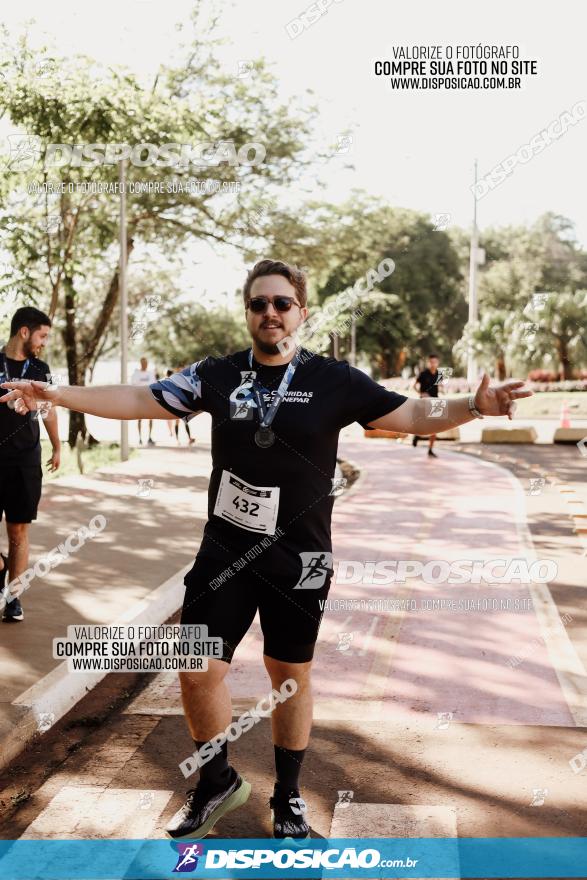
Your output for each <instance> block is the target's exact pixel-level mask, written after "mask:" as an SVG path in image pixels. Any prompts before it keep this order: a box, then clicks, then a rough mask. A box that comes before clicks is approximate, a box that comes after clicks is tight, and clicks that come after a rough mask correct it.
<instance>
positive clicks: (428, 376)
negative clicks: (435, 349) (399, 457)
mask: <svg viewBox="0 0 587 880" xmlns="http://www.w3.org/2000/svg"><path fill="white" fill-rule="evenodd" d="M439 381H440V374H439V372H438V355H437V354H431V355H428V367H427V368H426V369H425V370H422V372H421V373H419V374H418V378H417V379H416V381H415V382H414V388H415V389H416V391H419V392H420V397H438V382H439ZM419 439H420V438H419V437H418V435H417V434H414V437H413V439H412V446H417V445H418V440H419ZM435 441H436V434H430V436H429V438H428V455H429V456H430V457H431V458H436V457H437V455H436V453H435V452H434V449H433V448H432V447H433V446H434V443H435Z"/></svg>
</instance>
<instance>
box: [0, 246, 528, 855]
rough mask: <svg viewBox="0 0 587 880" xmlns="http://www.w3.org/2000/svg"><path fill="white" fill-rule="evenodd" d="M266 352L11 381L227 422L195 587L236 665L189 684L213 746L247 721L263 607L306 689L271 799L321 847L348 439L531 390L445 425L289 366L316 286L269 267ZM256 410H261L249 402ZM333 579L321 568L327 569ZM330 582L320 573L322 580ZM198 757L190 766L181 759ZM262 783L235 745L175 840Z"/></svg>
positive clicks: (337, 367)
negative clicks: (330, 636)
mask: <svg viewBox="0 0 587 880" xmlns="http://www.w3.org/2000/svg"><path fill="white" fill-rule="evenodd" d="M243 294H244V304H245V314H246V321H247V327H248V330H249V332H250V334H251V337H252V340H253V342H252V348H251V349H249V350H248V351H240V352H237V353H236V354H233V355H228V356H226V357H218V358H216V357H207V358H205V359H203V360H202V361H199V362H198V363H195V364H192V366H191V367H188V368H187V369H185V370H183V371H182V372H181V373H177V374H175V375H173V376H170V377H169V378H167V379H164V380H162V381H161V382H156V383H155V384H153V385H152V386H151V387H150V389H149V388H139V387H131V386H113V387H94V388H71V387H69V388H60V389H57V390H56V391H49V390H47V389H46V388H44V387H43V386H42V385H41V384H40V383H33V385H32V386H31V385H27V383H23V382H9V383H6V384H5V385H4V386H3V387H4V388H9V389H13V390H11V391H10V392H9V393H7V394H6V395H5V396H3V397H0V402H1V401H6V400H9V399H14V400H16V402H17V405H18V407H21V408H23V409H27V408H28V409H34V408H35V406H36V405H37V403H38V401H40V400H45V399H48V398H49V397H51V396H52V399H53V400H54V401H55V402H56V403H59V404H62V405H64V406H68V407H70V408H71V409H76V410H80V411H82V412H87V413H93V414H95V415H100V416H105V417H108V418H115V419H137V418H159V419H168V418H169V413H171V414H172V415H174V416H180V417H181V418H184V419H186V420H187V419H191V418H192V417H193V416H194V415H196V414H197V413H199V412H202V411H206V412H209V413H210V414H211V416H212V464H213V468H212V474H211V477H210V486H209V496H208V497H209V503H208V522H207V524H206V527H205V531H204V536H203V539H202V543H201V545H200V549H199V552H198V555H197V557H196V561H195V563H194V566H193V568H192V569H191V571H190V572H189V573H188V574H187V576H186V578H185V584H186V593H185V598H184V604H183V611H182V618H181V619H182V622H184V623H196V624H206V625H207V626H208V635H209V637H215V636H216V637H218V636H220V637H221V638H222V640H223V644H224V653H223V658H222V659H221V660H220V659H210V660H209V661H208V670H207V671H206V672H197V673H196V672H192V673H189V672H184V673H181V674H180V679H181V687H182V695H183V705H184V710H185V713H186V716H187V720H188V724H189V728H190V732H191V734H192V736H193V739H194V741H195V743H196V745H197V747H198V749H202V753H203V752H204V750H205V749H204V747H205V746H206V744H207V743H209V742H210V740H212V738H213V737H215V736H216V735H218V734H219V733H221V732H222V731H224V730H225V728H226V727H227V726H228V725H229V724H230V723H231V721H232V709H231V701H230V694H229V691H228V688H227V686H226V683H225V681H224V679H225V675H226V673H227V671H228V669H229V663H230V661H231V659H232V656H233V654H234V651H235V649H236V647H237V645H238V644H239V642H240V641H241V639H242V638H243V636H244V635H245V633H246V632H247V630H248V629H249V627H250V625H251V622H252V620H253V617H254V615H255V612H256V610H257V609H259V615H260V620H261V626H262V629H263V637H264V661H265V666H266V668H267V671H268V673H269V676H270V678H271V683H272V687H273V688H274V689H277V690H279V688H280V687H281V685H282V684H283V683H284V682H285V681H287V680H288V679H295V682H296V684H297V689H296V690H295V693H294V694H293V695H292V696H290V697H289V699H286V700H284V701H283V702H281V703H280V704H279V705H277V706H276V707H275V709H274V711H273V713H272V719H271V720H272V729H273V742H274V748H275V763H276V783H275V789H274V793H273V797H272V798H271V807H272V814H273V833H274V836H276V837H286V836H287V837H305V836H307V835H308V833H309V826H308V824H307V822H306V818H305V808H304V804H303V801H302V800H301V797H300V791H299V783H298V777H299V771H300V767H301V764H302V761H303V758H304V753H305V750H306V746H307V744H308V738H309V735H310V728H311V724H312V697H311V689H310V669H311V663H312V656H313V652H314V645H315V642H316V637H317V634H318V628H319V626H320V621H321V617H322V612H321V610H320V602H319V600H320V599H323V598H325V597H326V595H327V594H328V589H329V586H330V579H331V576H332V544H331V537H330V519H331V513H332V506H333V502H334V496H333V495H332V494H331V493H332V487H333V478H334V473H335V466H336V451H337V442H338V434H339V431H340V429H341V428H342V427H343V426H345V425H349V424H351V423H352V422H354V421H358V422H359V423H360V424H362V425H363V426H365V427H374V428H376V427H380V428H384V429H388V430H394V431H407V432H412V433H414V432H417V431H421V432H423V433H430V432H431V431H432V430H437V429H441V430H444V429H446V428H449V427H453V426H455V425H460V424H463V423H464V422H467V421H470V420H471V419H473V418H475V417H479V416H481V417H482V413H487V414H492V415H509V416H510V417H511V406H512V401H513V400H514V399H515V398H517V397H526V396H528V395H529V394H530V393H531V392H528V391H523V390H519V389H520V388H521V386H522V385H523V383H522V382H507V383H504V384H503V385H501V386H497V387H494V388H490V387H489V380H488V378H487V377H484V379H483V381H482V383H481V385H480V386H479V388H478V390H477V393H476V395H474V396H473V395H471V396H470V398H469V399H468V400H467V399H455V400H449V401H447V404H448V405H447V409H446V413H445V415H444V417H443V418H442V419H430V418H429V417H428V416H427V407H426V401H423V400H415V399H408V398H406V397H404V396H403V395H401V394H395V393H393V392H389V391H387V390H386V389H385V388H383V387H382V386H381V385H378V384H377V383H376V382H374V381H373V380H371V379H370V378H369V377H368V376H366V375H365V374H364V373H362V372H361V371H360V370H358V369H355V368H354V367H351V366H349V364H348V363H347V362H346V361H340V362H339V361H336V360H334V359H332V358H329V357H322V356H320V355H316V354H312V353H311V352H309V351H307V350H306V349H296V351H295V353H294V352H293V351H291V350H290V351H289V353H284V354H282V353H281V352H282V351H283V350H284V348H283V346H282V345H278V343H282V342H283V340H284V339H285V338H286V337H287V338H291V334H293V333H294V332H295V331H296V329H297V328H298V327H299V325H300V324H301V323H302V322H303V321H304V320H305V319H306V317H307V315H308V309H307V307H306V280H305V276H304V275H303V273H301V272H300V271H299V270H298V269H296V268H294V267H291V266H289V265H287V264H285V263H282V262H276V261H272V260H262V261H261V262H260V263H257V265H256V266H255V267H254V268H253V270H252V271H251V272H250V273H249V275H248V277H247V281H246V283H245V286H244V290H243ZM243 404H246V405H243ZM318 568H320V570H321V571H320V572H318ZM317 573H319V574H320V576H319V577H318V576H316V575H317ZM179 757H180V758H183V757H185V756H179ZM249 791H250V786H249V784H248V783H247V782H246V781H245V780H244V779H243V778H242V777H241V776H240V775H239V774H238V773H237V772H236V771H235V770H234V769H233V768H232V767H231V766H230V765H229V763H228V755H227V750H226V743H225V744H224V747H223V748H222V750H221V751H220V753H219V754H216V755H215V756H214V757H213V758H212V760H209V761H208V762H207V763H204V764H203V765H202V766H201V769H200V776H199V781H198V784H197V786H196V788H195V789H191V790H190V791H189V794H188V798H187V801H186V803H185V804H184V806H183V807H182V808H181V810H180V811H179V812H178V813H177V814H176V815H175V816H174V817H173V819H172V820H171V822H170V824H169V826H168V833H169V834H170V835H171V836H172V837H182V836H183V837H192V838H194V837H195V838H197V837H199V836H203V835H205V834H207V833H208V831H209V830H210V829H211V828H212V827H213V825H214V823H215V822H216V821H217V820H218V819H219V818H220V817H221V816H222V815H224V814H225V813H227V812H228V811H229V810H232V809H234V808H235V807H237V806H239V805H240V804H242V803H244V802H245V801H246V800H247V798H248V796H249Z"/></svg>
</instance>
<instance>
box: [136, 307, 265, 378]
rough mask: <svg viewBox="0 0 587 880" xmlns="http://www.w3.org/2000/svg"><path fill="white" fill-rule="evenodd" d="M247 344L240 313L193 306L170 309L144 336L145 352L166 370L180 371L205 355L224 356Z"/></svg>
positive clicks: (248, 341)
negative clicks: (163, 365)
mask: <svg viewBox="0 0 587 880" xmlns="http://www.w3.org/2000/svg"><path fill="white" fill-rule="evenodd" d="M249 344H250V339H249V335H248V333H247V330H246V326H245V322H244V319H243V317H242V316H241V315H240V314H235V313H234V312H230V311H228V310H227V309H206V308H204V307H203V306H201V305H194V304H193V303H182V304H178V305H171V306H169V307H168V308H167V309H166V310H165V311H164V312H163V313H162V314H161V316H159V317H158V319H157V321H156V322H153V323H152V324H151V325H150V326H149V329H148V330H147V333H146V336H145V348H146V350H148V352H149V353H150V354H151V356H152V357H153V358H154V359H155V360H156V361H157V363H159V364H166V365H167V367H168V369H179V368H180V367H183V366H187V365H188V364H191V363H193V362H194V361H197V360H200V358H204V357H206V356H207V355H213V356H216V357H223V356H224V355H226V354H228V353H229V352H233V351H240V350H241V349H243V348H247V347H248V345H249Z"/></svg>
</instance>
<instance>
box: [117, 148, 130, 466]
mask: <svg viewBox="0 0 587 880" xmlns="http://www.w3.org/2000/svg"><path fill="white" fill-rule="evenodd" d="M118 182H119V184H120V186H119V189H120V223H119V232H120V265H119V268H118V289H119V293H120V382H121V384H122V385H126V383H127V382H128V297H127V290H126V260H127V254H126V166H125V161H124V159H121V160H120V162H119V164H118ZM120 460H121V461H128V422H127V421H126V420H125V419H123V420H122V421H121V422H120Z"/></svg>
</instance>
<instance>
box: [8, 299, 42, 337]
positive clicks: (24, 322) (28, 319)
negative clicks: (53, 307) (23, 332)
mask: <svg viewBox="0 0 587 880" xmlns="http://www.w3.org/2000/svg"><path fill="white" fill-rule="evenodd" d="M21 327H28V329H29V330H30V331H31V333H34V331H35V330H38V329H39V327H51V318H50V317H49V315H46V314H45V312H42V311H41V310H40V309H35V308H34V306H23V307H22V308H21V309H17V310H16V311H15V313H14V315H13V316H12V321H11V322H10V335H11V336H16V334H17V333H18V331H19V330H20V328H21Z"/></svg>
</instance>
